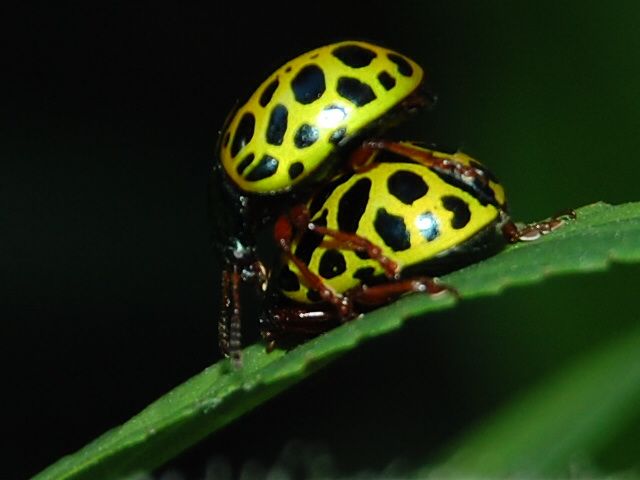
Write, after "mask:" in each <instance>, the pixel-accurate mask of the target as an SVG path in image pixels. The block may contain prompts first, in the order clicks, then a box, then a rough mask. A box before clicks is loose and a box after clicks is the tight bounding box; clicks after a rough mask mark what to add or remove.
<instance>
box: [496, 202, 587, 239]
mask: <svg viewBox="0 0 640 480" xmlns="http://www.w3.org/2000/svg"><path fill="white" fill-rule="evenodd" d="M575 218H576V212H575V211H574V210H568V211H567V212H563V213H561V214H558V215H555V216H554V217H551V218H550V219H549V220H544V221H542V222H535V223H530V224H527V225H523V226H520V227H519V226H518V225H516V224H515V223H514V222H513V221H512V220H511V219H509V220H507V222H505V223H504V224H503V226H502V234H503V235H504V237H505V238H506V239H507V241H508V242H509V243H517V242H530V241H532V240H537V239H539V238H540V237H542V236H543V235H547V234H548V233H551V232H553V231H554V230H557V229H558V228H560V227H561V226H563V225H564V224H565V223H566V222H567V220H569V219H570V220H575Z"/></svg>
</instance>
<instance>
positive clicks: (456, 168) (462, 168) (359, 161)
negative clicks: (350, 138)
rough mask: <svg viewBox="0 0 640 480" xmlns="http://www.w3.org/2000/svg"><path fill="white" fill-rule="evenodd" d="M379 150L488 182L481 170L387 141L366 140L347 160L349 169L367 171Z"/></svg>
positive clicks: (403, 144)
mask: <svg viewBox="0 0 640 480" xmlns="http://www.w3.org/2000/svg"><path fill="white" fill-rule="evenodd" d="M379 150H385V151H387V152H391V153H395V154H398V155H402V156H405V157H408V158H410V159H411V160H413V161H415V162H418V163H420V164H422V165H425V166H427V167H434V168H437V169H438V170H442V171H443V172H448V173H451V174H455V175H459V176H461V177H467V178H470V179H472V180H480V181H482V182H484V183H487V182H488V179H487V176H486V173H485V172H484V170H482V169H481V168H476V167H473V166H471V165H465V164H463V163H460V162H456V161H455V160H451V159H448V158H439V157H436V156H435V155H433V154H432V153H431V152H430V151H425V150H422V149H419V148H416V147H413V146H412V145H410V144H407V143H400V142H393V141H389V140H367V141H366V142H364V143H363V144H362V146H360V147H359V148H358V149H357V150H355V151H354V152H353V153H352V154H351V157H350V159H349V164H350V166H351V168H352V169H353V170H354V171H356V172H360V171H367V170H368V169H370V168H371V167H372V163H373V158H374V153H375V152H376V151H379Z"/></svg>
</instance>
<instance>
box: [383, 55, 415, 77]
mask: <svg viewBox="0 0 640 480" xmlns="http://www.w3.org/2000/svg"><path fill="white" fill-rule="evenodd" d="M388 57H389V60H391V61H392V62H393V63H395V64H396V65H397V66H398V72H400V75H404V76H405V77H410V76H411V75H413V67H411V64H410V63H409V62H407V60H406V58H403V57H401V56H400V55H398V54H397V53H390V54H389V55H388Z"/></svg>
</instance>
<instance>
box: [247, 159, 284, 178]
mask: <svg viewBox="0 0 640 480" xmlns="http://www.w3.org/2000/svg"><path fill="white" fill-rule="evenodd" d="M277 170H278V160H277V159H275V158H273V157H272V156H270V155H263V156H262V158H261V159H260V161H259V162H258V165H256V166H255V167H254V169H253V170H251V171H250V172H249V174H248V175H247V176H246V177H244V178H245V179H246V180H247V181H248V182H257V181H258V180H264V179H265V178H268V177H270V176H271V175H273V174H274V173H276V171H277Z"/></svg>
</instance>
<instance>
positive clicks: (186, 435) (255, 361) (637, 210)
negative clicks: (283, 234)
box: [35, 203, 640, 480]
mask: <svg viewBox="0 0 640 480" xmlns="http://www.w3.org/2000/svg"><path fill="white" fill-rule="evenodd" d="M612 261H618V262H632V261H636V262H637V261H640V203H629V204H625V205H620V206H610V205H606V204H602V203H598V204H594V205H590V206H587V207H584V208H581V209H580V210H579V211H578V219H577V220H576V221H572V222H570V223H569V224H567V225H566V226H565V227H563V228H562V229H560V230H558V231H556V232H554V233H553V234H551V235H548V236H546V237H543V238H542V239H540V240H538V241H535V242H531V243H523V244H519V245H514V246H511V247H509V248H508V249H506V251H504V252H502V253H501V254H499V255H497V256H495V257H493V258H490V259H488V260H485V261H484V262H481V263H478V264H475V265H472V266H470V267H468V268H465V269H463V270H460V271H457V272H454V273H452V274H450V275H448V276H446V277H443V280H444V281H445V282H446V283H447V284H450V285H453V286H454V287H456V289H457V290H458V291H459V292H460V294H461V295H462V297H463V298H470V297H477V296H480V295H489V294H494V293H497V292H499V291H500V290H502V289H503V288H506V287H507V286H513V285H522V284H531V283H533V282H535V281H538V280H540V279H542V278H544V277H546V276H549V275H557V274H566V273H577V272H588V271H595V270H602V269H605V268H606V267H607V265H609V264H610V263H611V262H612ZM454 303H455V300H454V298H452V297H451V296H447V295H445V296H441V297H439V298H430V297H428V296H426V295H422V294H415V295H410V296H407V297H405V298H403V299H401V300H400V301H398V302H395V303H394V304H393V305H389V306H387V307H384V308H380V309H378V310H376V311H374V312H372V313H370V314H368V315H366V316H365V317H363V318H360V319H358V320H356V321H353V322H350V323H349V324H346V325H343V326H342V327H340V328H337V329H335V330H333V331H331V332H329V333H327V334H325V335H322V336H320V337H318V338H316V339H314V340H312V341H309V342H307V343H305V344H304V345H301V346H300V347H298V348H295V349H293V350H291V351H290V352H288V353H286V354H285V353H284V352H281V351H276V352H273V353H271V354H266V353H265V352H264V349H263V347H262V346H260V345H253V346H251V347H248V348H247V349H245V351H244V367H243V368H242V369H241V370H239V371H234V370H233V369H231V368H230V366H229V363H228V362H227V361H222V362H219V363H217V364H216V365H213V366H212V367H210V368H208V369H206V370H205V371H204V372H202V373H201V374H199V375H197V376H195V377H193V378H192V379H190V380H189V381H187V382H186V383H184V384H183V385H181V386H179V387H177V388H176V389H174V390H173V391H171V392H169V393H168V394H167V395H165V396H163V397H162V398H160V399H159V400H157V401H156V402H155V403H153V404H151V405H150V406H149V407H147V408H146V409H145V410H143V411H142V412H141V413H139V414H138V415H137V416H135V417H134V418H132V419H131V420H130V421H128V422H127V423H125V424H124V425H122V426H120V427H118V428H115V429H113V430H111V431H109V432H107V433H106V434H104V435H103V436H101V437H100V438H98V439H96V440H95V441H94V442H92V443H90V444H89V445H87V446H86V447H84V448H83V449H81V450H80V451H78V452H76V453H75V454H73V455H70V456H68V457H65V458H63V459H61V460H60V461H58V462H57V463H55V464H54V465H52V466H51V467H49V468H48V469H46V470H44V471H43V472H41V473H40V474H39V475H37V476H36V477H35V478H37V479H40V480H42V479H81V478H86V479H89V478H90V479H93V480H98V479H112V478H120V477H123V476H126V475H131V474H134V473H136V472H141V471H147V470H150V469H152V468H154V467H157V466H159V465H161V464H162V463H164V462H166V461H167V460H169V459H171V458H172V457H174V456H175V455H177V454H178V453H180V452H181V451H183V450H184V449H186V448H188V447H189V446H191V445H193V444H194V443H196V442H198V441H199V440H200V439H202V438H204V437H205V436H207V435H209V434H211V433H212V432H215V431H216V430H218V429H220V428H221V427H223V426H224V425H226V424H228V423H229V422H231V421H233V420H234V419H236V418H237V417H239V416H241V415H242V414H244V413H246V412H248V411H250V410H251V409H253V408H254V407H255V406H257V405H259V404H261V403H263V402H265V401H266V400H268V399H269V398H271V397H273V396H275V395H276V394H278V393H279V392H281V391H282V390H284V389H286V388H287V387H289V386H290V385H292V384H294V383H296V382H299V381H300V380H302V379H304V378H305V377H307V376H309V375H310V374H311V373H313V372H314V371H315V370H317V369H318V368H320V367H322V366H323V365H325V364H327V363H328V362H330V361H331V360H333V359H334V358H336V357H337V356H339V355H341V354H344V353H345V352H347V351H349V350H351V349H353V348H354V347H355V346H357V345H358V344H359V343H361V342H362V341H363V340H365V339H367V338H371V337H375V336H378V335H381V334H383V333H385V332H389V331H391V330H395V329H397V328H398V327H399V326H400V325H401V324H402V323H403V322H404V320H406V319H408V318H410V317H415V316H417V315H421V314H424V313H427V312H432V311H435V310H439V309H443V308H450V307H452V306H453V305H454Z"/></svg>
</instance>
